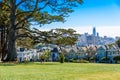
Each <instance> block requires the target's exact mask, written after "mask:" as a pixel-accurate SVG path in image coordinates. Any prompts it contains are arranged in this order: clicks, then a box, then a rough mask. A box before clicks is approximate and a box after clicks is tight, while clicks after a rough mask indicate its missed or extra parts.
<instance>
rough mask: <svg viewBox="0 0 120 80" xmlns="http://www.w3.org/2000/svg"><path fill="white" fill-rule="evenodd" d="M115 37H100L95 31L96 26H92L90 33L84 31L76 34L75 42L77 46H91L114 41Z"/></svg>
mask: <svg viewBox="0 0 120 80" xmlns="http://www.w3.org/2000/svg"><path fill="white" fill-rule="evenodd" d="M115 41H116V39H114V38H112V37H107V36H104V37H101V36H99V33H98V32H96V28H95V27H93V32H92V34H88V33H84V34H81V35H80V36H78V41H77V42H76V45H77V46H91V45H96V46H98V45H107V44H111V43H114V42H115Z"/></svg>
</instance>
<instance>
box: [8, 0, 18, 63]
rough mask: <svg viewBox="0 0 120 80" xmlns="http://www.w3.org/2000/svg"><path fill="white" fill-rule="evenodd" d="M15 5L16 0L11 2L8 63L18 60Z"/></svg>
mask: <svg viewBox="0 0 120 80" xmlns="http://www.w3.org/2000/svg"><path fill="white" fill-rule="evenodd" d="M15 3H16V0H10V7H11V13H10V14H11V15H10V27H9V33H8V55H7V59H6V61H15V60H16V58H17V52H16V46H15V36H16V35H15V33H16V30H15V29H16V26H15V19H16V16H15V12H16V9H15Z"/></svg>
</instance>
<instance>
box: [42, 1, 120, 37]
mask: <svg viewBox="0 0 120 80" xmlns="http://www.w3.org/2000/svg"><path fill="white" fill-rule="evenodd" d="M83 2H84V3H83V4H82V5H80V6H79V7H78V8H75V9H74V10H75V12H73V13H72V14H70V16H69V17H67V18H66V22H64V23H61V22H55V23H52V24H48V25H44V26H42V27H41V28H40V29H41V30H50V29H53V28H73V29H75V30H76V31H77V32H78V33H80V34H83V33H85V32H88V33H89V34H91V33H92V28H93V27H96V31H97V32H99V35H100V36H110V37H115V36H120V28H119V27H120V0H83Z"/></svg>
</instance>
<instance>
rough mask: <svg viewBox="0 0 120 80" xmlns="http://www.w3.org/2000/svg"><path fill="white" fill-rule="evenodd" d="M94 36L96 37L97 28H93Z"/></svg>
mask: <svg viewBox="0 0 120 80" xmlns="http://www.w3.org/2000/svg"><path fill="white" fill-rule="evenodd" d="M93 36H96V28H95V27H93Z"/></svg>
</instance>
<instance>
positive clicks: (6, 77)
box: [0, 62, 120, 80]
mask: <svg viewBox="0 0 120 80" xmlns="http://www.w3.org/2000/svg"><path fill="white" fill-rule="evenodd" d="M119 75H120V65H119V64H91V63H89V64H88V63H87V64H83V63H64V64H61V63H52V62H51V63H43V64H41V63H26V64H25V63H21V64H18V63H0V80H119V79H120V76H119Z"/></svg>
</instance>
